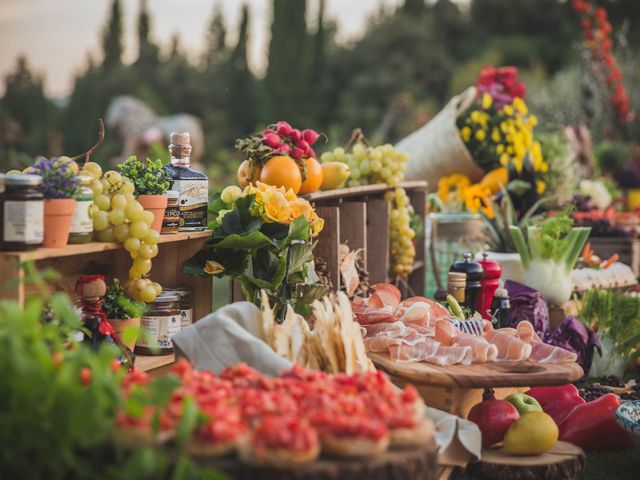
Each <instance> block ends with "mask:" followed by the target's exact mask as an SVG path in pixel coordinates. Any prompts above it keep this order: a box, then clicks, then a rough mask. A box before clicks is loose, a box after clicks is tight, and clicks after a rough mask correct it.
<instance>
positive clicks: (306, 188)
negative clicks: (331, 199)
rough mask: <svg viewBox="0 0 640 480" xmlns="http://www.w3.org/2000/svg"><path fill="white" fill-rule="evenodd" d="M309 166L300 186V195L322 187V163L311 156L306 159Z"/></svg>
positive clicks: (306, 164)
mask: <svg viewBox="0 0 640 480" xmlns="http://www.w3.org/2000/svg"><path fill="white" fill-rule="evenodd" d="M304 163H305V166H306V168H307V175H306V177H305V179H304V182H302V186H301V187H300V195H306V194H307V193H313V192H315V191H316V190H318V189H319V188H320V185H322V180H323V178H324V175H323V174H322V165H320V162H318V160H316V159H315V158H312V157H309V158H305V159H304Z"/></svg>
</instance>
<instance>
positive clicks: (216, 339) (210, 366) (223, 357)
mask: <svg viewBox="0 0 640 480" xmlns="http://www.w3.org/2000/svg"><path fill="white" fill-rule="evenodd" d="M260 336H261V314H260V309H259V308H258V307H256V306H255V305H253V304H252V303H249V302H236V303H232V304H230V305H227V306H225V307H222V308H219V309H218V310H216V311H215V312H214V313H211V314H209V315H207V316H206V317H204V318H203V319H201V320H199V321H197V322H196V323H194V324H193V325H191V326H189V327H187V328H185V329H184V330H182V331H180V332H179V333H178V334H176V335H175V336H174V337H173V343H174V345H175V347H176V350H177V353H178V355H183V356H185V357H187V358H188V359H189V360H190V361H191V363H193V365H194V366H195V367H196V368H197V369H198V370H210V371H212V372H213V373H215V374H219V373H220V372H221V371H222V370H224V369H225V368H226V367H228V366H230V365H235V364H236V363H241V362H244V363H246V364H247V365H249V366H250V367H253V368H255V369H256V370H258V371H259V372H261V373H263V374H265V375H278V374H280V373H281V372H282V371H284V370H287V369H289V368H291V366H292V364H291V362H289V361H288V360H285V359H284V358H282V357H281V356H280V355H278V354H277V353H275V352H274V351H273V350H272V349H271V347H269V345H267V344H266V343H265V342H263V341H262V339H261V338H260ZM426 414H427V416H428V417H429V418H430V419H431V420H432V421H433V423H434V424H435V426H436V435H435V437H436V444H437V445H438V463H439V464H440V465H451V466H464V465H466V464H467V462H469V461H471V460H479V459H480V452H481V449H482V448H481V435H480V430H479V429H478V427H477V426H476V425H475V424H474V423H472V422H470V421H468V420H464V419H462V418H460V417H457V416H455V415H451V414H449V413H446V412H443V411H442V410H438V409H435V408H427V413H426Z"/></svg>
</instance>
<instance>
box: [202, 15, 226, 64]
mask: <svg viewBox="0 0 640 480" xmlns="http://www.w3.org/2000/svg"><path fill="white" fill-rule="evenodd" d="M226 42H227V29H226V27H225V25H224V17H223V15H222V7H221V4H220V3H218V4H216V6H215V7H214V10H213V15H212V16H211V21H210V22H209V28H208V29H207V33H206V40H205V49H204V52H203V55H202V63H203V67H204V70H205V71H208V70H214V71H215V70H216V69H217V67H218V66H219V65H220V64H221V63H222V62H223V61H224V60H225V57H226V54H227V43H226Z"/></svg>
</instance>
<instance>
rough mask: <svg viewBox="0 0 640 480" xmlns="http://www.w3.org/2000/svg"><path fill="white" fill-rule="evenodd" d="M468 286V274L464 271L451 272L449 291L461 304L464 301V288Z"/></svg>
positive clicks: (448, 284) (448, 283)
mask: <svg viewBox="0 0 640 480" xmlns="http://www.w3.org/2000/svg"><path fill="white" fill-rule="evenodd" d="M466 287H467V274H466V273H462V272H449V278H448V282H447V293H448V294H449V295H451V296H452V297H453V298H455V299H456V300H457V301H458V303H459V304H461V305H462V304H463V303H464V290H465V288H466Z"/></svg>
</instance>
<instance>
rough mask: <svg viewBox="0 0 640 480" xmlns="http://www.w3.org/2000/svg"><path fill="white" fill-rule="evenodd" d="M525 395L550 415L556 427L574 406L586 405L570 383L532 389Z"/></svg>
mask: <svg viewBox="0 0 640 480" xmlns="http://www.w3.org/2000/svg"><path fill="white" fill-rule="evenodd" d="M526 395H529V396H530V397H533V398H535V399H536V400H538V403H540V406H541V407H542V410H543V411H544V412H545V413H547V414H549V415H551V418H553V421H554V422H556V424H558V425H559V424H560V422H562V420H564V419H565V417H566V416H567V415H569V414H570V413H571V410H573V409H574V408H575V407H576V406H578V405H582V404H583V403H586V402H585V400H584V398H582V397H581V396H580V392H578V389H577V388H576V386H575V385H572V384H571V383H568V384H567V385H558V386H555V387H533V388H532V389H530V390H529V391H528V392H526Z"/></svg>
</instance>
